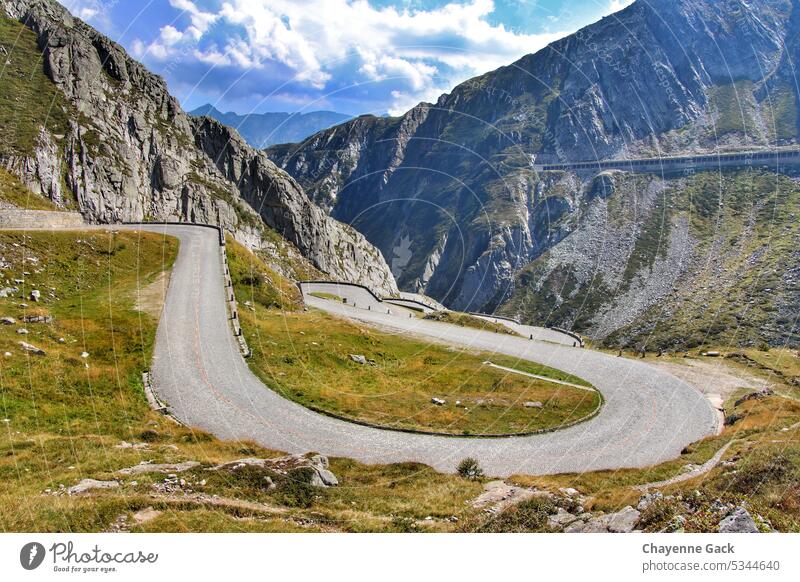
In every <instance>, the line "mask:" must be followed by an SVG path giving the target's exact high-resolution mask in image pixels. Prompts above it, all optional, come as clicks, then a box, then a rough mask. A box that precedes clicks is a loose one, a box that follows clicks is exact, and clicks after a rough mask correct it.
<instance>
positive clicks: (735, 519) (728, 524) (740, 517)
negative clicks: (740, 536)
mask: <svg viewBox="0 0 800 582" xmlns="http://www.w3.org/2000/svg"><path fill="white" fill-rule="evenodd" d="M719 533H758V527H756V522H755V520H754V519H753V516H752V515H750V512H749V511H747V509H745V508H744V507H737V508H736V509H735V510H734V511H733V513H730V514H728V516H727V517H726V518H725V519H723V520H722V521H721V522H719Z"/></svg>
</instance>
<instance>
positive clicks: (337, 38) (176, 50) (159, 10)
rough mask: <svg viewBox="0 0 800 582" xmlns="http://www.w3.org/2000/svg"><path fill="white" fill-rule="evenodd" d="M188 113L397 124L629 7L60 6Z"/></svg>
mask: <svg viewBox="0 0 800 582" xmlns="http://www.w3.org/2000/svg"><path fill="white" fill-rule="evenodd" d="M62 3H63V4H65V5H66V6H67V8H69V9H70V10H71V11H72V12H73V14H75V15H77V16H79V17H81V18H83V19H84V20H86V21H87V22H89V23H90V24H92V25H93V26H94V27H96V28H97V29H99V30H100V31H101V32H103V33H104V34H106V35H107V36H109V37H111V38H112V39H114V40H116V41H117V42H119V43H120V44H121V45H123V46H124V47H125V48H126V49H127V50H128V51H129V52H130V53H131V54H132V55H133V56H134V57H135V58H137V59H138V60H140V61H142V62H143V63H144V64H146V65H147V66H148V68H150V70H152V71H154V72H156V73H158V74H160V75H162V76H164V77H165V78H166V80H167V83H168V84H169V87H170V90H171V91H172V93H173V94H174V95H175V96H176V97H177V98H178V99H180V101H181V103H182V104H183V106H184V108H186V109H192V108H194V107H197V106H198V105H202V104H204V103H212V104H213V105H215V106H216V107H217V108H219V109H221V110H223V111H237V112H239V113H248V112H251V111H256V112H262V111H290V112H293V111H314V110H318V109H329V110H333V111H339V112H341V113H346V114H352V115H356V114H361V113H374V114H383V113H390V114H398V113H402V112H403V111H405V110H407V109H408V108H410V107H412V106H413V105H415V104H416V103H418V102H419V101H433V100H435V99H436V98H437V97H438V95H440V94H441V93H444V92H447V91H449V90H450V89H452V88H453V87H454V86H455V85H456V84H458V83H459V82H461V81H464V80H465V79H468V78H470V77H473V76H475V75H479V74H481V73H484V72H486V71H490V70H493V69H495V68H497V67H499V66H502V65H504V64H508V63H511V62H513V61H515V60H516V59H518V58H519V57H521V56H523V55H525V54H527V53H531V52H535V51H536V50H538V49H540V48H542V47H543V46H545V45H546V44H547V43H549V42H551V41H553V40H555V39H557V38H560V37H562V36H564V35H566V34H569V33H571V32H574V31H575V30H577V29H578V28H580V27H582V26H585V25H586V24H589V23H591V22H594V21H595V20H598V19H599V18H601V17H602V16H605V15H607V14H610V13H612V12H615V11H617V10H619V9H621V8H623V7H624V6H625V5H627V4H630V0H561V1H559V0H495V1H494V2H492V1H491V0H399V1H392V0H62Z"/></svg>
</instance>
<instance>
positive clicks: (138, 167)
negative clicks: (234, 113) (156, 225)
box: [0, 0, 395, 293]
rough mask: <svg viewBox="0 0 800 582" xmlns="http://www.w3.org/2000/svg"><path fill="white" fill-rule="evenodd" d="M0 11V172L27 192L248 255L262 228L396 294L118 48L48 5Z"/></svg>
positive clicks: (347, 239)
mask: <svg viewBox="0 0 800 582" xmlns="http://www.w3.org/2000/svg"><path fill="white" fill-rule="evenodd" d="M0 9H1V11H0V14H5V16H7V17H8V19H4V20H3V21H2V32H3V37H2V41H0V43H2V46H3V51H2V52H3V53H4V61H7V64H6V65H5V67H4V68H3V69H2V72H0V76H1V78H2V79H3V94H4V95H3V98H2V100H0V109H2V111H1V112H0V115H2V118H3V120H4V122H5V123H6V124H7V125H4V130H5V129H6V127H8V134H7V135H6V136H4V139H3V141H2V142H0V147H2V150H0V165H2V166H3V167H5V168H6V169H7V170H8V171H10V172H11V173H12V174H14V175H16V176H17V177H18V178H19V179H20V180H22V182H24V183H25V185H26V186H27V187H28V188H30V189H31V190H32V191H34V192H36V193H39V194H42V195H43V196H46V197H47V198H50V199H51V200H52V201H54V202H55V203H56V204H58V205H62V206H64V205H67V204H68V201H69V200H72V205H73V206H75V207H77V208H78V209H79V210H80V211H81V212H82V213H83V215H84V216H85V217H86V218H87V219H88V220H90V221H94V222H118V221H141V220H179V221H195V222H203V223H211V224H219V225H221V226H223V227H224V228H225V229H227V230H229V231H230V232H232V233H235V235H236V236H237V238H239V239H240V240H242V241H244V242H246V243H248V244H249V245H250V246H252V247H260V246H262V245H263V244H264V239H265V237H266V238H269V237H268V236H267V234H265V233H266V230H265V229H266V228H267V227H268V228H269V229H273V230H275V231H277V232H278V233H279V234H280V235H282V236H283V237H284V238H285V239H286V240H287V241H288V242H289V243H290V244H291V245H294V246H296V247H297V249H299V251H300V252H301V253H302V254H303V255H304V256H306V257H307V258H308V259H309V260H310V261H311V262H312V263H313V264H314V266H315V267H317V268H318V269H320V270H322V271H324V272H325V273H328V274H329V275H330V276H332V277H334V278H337V279H348V280H351V281H358V282H361V283H365V284H367V285H370V286H373V287H375V288H378V289H380V290H381V291H383V292H385V293H391V292H393V291H394V289H395V284H394V281H393V279H392V276H391V274H390V273H389V270H388V267H387V266H386V263H385V261H384V260H383V258H382V256H381V254H380V252H379V251H378V250H377V249H375V248H374V247H373V246H372V245H370V244H369V243H368V242H367V241H366V240H365V239H364V237H363V236H362V235H361V234H359V233H357V232H356V231H354V230H353V229H352V228H350V227H348V226H345V225H343V224H340V223H339V222H336V221H335V220H333V219H331V218H330V217H329V216H327V215H326V214H325V213H324V212H323V211H322V210H321V209H320V208H319V207H317V206H316V205H315V204H314V203H313V202H312V201H311V200H310V199H309V198H308V197H307V196H306V195H305V193H304V192H303V190H302V188H300V187H299V186H298V185H297V183H296V182H295V181H294V180H293V179H292V178H291V177H290V176H289V175H288V174H286V172H284V171H282V170H280V169H278V168H277V167H275V165H274V164H273V163H272V162H270V161H269V159H268V158H267V157H266V156H265V155H264V154H263V153H261V152H259V151H257V150H254V149H253V148H251V147H250V146H248V145H247V144H246V143H245V142H244V140H242V139H241V138H240V137H239V136H238V134H236V132H235V131H233V130H231V129H229V128H227V127H225V126H223V125H222V124H220V123H219V122H217V121H214V120H212V119H209V118H206V117H203V118H195V117H191V116H189V115H187V114H185V113H184V112H183V111H182V110H181V108H180V106H179V104H178V102H177V101H176V100H175V99H174V98H173V97H172V96H171V95H170V94H169V92H168V91H167V87H166V84H165V83H164V81H163V79H161V78H160V77H157V76H156V75H153V74H151V73H150V72H148V71H147V70H146V69H145V68H144V67H143V66H142V65H140V64H139V63H137V62H136V61H134V60H132V59H130V58H129V57H128V56H127V54H126V53H125V52H124V51H123V49H122V48H121V47H119V46H118V45H117V44H115V43H113V42H112V41H110V40H109V39H107V38H106V37H104V36H102V35H101V34H99V33H98V32H97V31H95V30H94V29H92V28H91V27H89V26H88V25H86V24H85V23H83V22H82V21H80V20H78V19H76V18H73V17H72V16H71V15H70V14H69V13H68V12H67V11H66V10H65V9H64V8H63V7H61V6H60V5H59V4H57V3H56V2H55V1H53V0H0ZM15 21H16V22H15ZM19 23H22V24H19ZM23 24H24V26H23ZM26 27H27V28H26ZM28 29H30V30H28ZM31 31H32V33H31ZM18 47H19V48H18ZM4 73H5V74H4ZM31 79H32V80H33V81H31ZM7 87H8V88H9V89H10V90H9V91H8V92H6V91H7Z"/></svg>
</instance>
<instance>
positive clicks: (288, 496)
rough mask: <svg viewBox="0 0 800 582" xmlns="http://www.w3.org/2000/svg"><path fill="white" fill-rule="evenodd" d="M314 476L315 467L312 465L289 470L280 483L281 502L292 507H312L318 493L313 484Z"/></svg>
mask: <svg viewBox="0 0 800 582" xmlns="http://www.w3.org/2000/svg"><path fill="white" fill-rule="evenodd" d="M313 477H314V469H312V468H311V467H300V468H299V469H294V470H292V471H289V472H288V473H287V474H286V476H285V477H284V478H283V479H281V480H280V483H279V484H278V492H279V497H280V499H281V502H282V503H283V504H284V505H288V506H290V507H311V506H312V505H313V504H314V498H315V496H316V494H317V493H316V492H315V490H314V486H313V485H311V479H312V478H313Z"/></svg>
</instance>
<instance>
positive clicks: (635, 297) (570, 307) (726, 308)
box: [500, 168, 800, 350]
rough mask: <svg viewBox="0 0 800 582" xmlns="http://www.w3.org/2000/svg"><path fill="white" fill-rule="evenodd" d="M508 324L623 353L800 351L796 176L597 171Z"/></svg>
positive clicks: (530, 269) (532, 270) (523, 277)
mask: <svg viewBox="0 0 800 582" xmlns="http://www.w3.org/2000/svg"><path fill="white" fill-rule="evenodd" d="M572 199H573V200H575V203H576V204H577V205H579V206H580V208H579V209H578V210H577V211H576V212H575V213H574V214H573V215H572V216H570V217H569V218H568V219H567V220H569V221H570V222H571V224H570V226H569V227H568V228H569V230H570V234H569V235H567V236H565V237H564V238H563V239H562V240H561V241H560V242H559V243H557V244H555V245H553V246H552V247H551V248H550V249H548V250H547V251H546V252H545V253H543V254H542V255H540V256H539V257H537V258H536V259H535V260H534V261H533V262H532V263H530V264H529V265H527V266H526V267H525V268H523V269H522V270H521V271H520V272H519V273H518V274H517V275H516V276H515V281H514V289H515V291H514V292H513V294H512V295H511V297H510V299H509V300H508V301H506V303H505V304H504V305H503V306H502V307H501V308H500V311H502V312H503V313H506V314H511V315H516V316H521V317H523V318H535V319H536V320H538V321H542V322H546V323H548V324H551V325H559V326H565V327H571V328H574V329H576V330H580V331H581V332H583V333H585V334H587V335H589V336H590V337H592V338H595V339H601V340H603V341H604V343H605V344H606V345H609V346H618V347H621V348H627V349H636V350H639V349H647V350H656V349H687V348H693V347H697V346H702V345H720V344H721V345H745V346H761V345H764V343H765V342H766V343H769V344H771V345H785V344H788V345H800V334H798V317H800V251H798V249H800V244H798V243H800V225H798V222H797V216H798V213H800V177H797V176H791V175H779V174H776V173H775V172H774V170H773V169H770V168H755V169H750V170H739V171H731V172H726V173H724V174H720V173H718V172H700V173H697V174H694V175H688V176H681V177H662V176H654V175H632V174H628V173H625V172H616V171H615V172H604V173H602V174H601V175H599V176H597V177H595V178H594V179H593V180H591V181H589V182H588V184H586V185H585V186H583V187H582V188H581V189H580V190H578V192H576V193H575V194H574V195H573V196H572Z"/></svg>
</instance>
